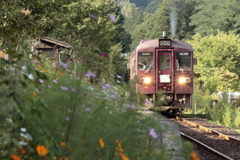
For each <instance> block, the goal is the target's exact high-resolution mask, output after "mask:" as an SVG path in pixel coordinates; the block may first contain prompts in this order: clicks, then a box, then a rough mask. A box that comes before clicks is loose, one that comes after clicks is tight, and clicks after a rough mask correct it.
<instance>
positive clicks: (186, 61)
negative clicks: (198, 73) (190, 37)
mask: <svg viewBox="0 0 240 160" xmlns="http://www.w3.org/2000/svg"><path fill="white" fill-rule="evenodd" d="M191 63H192V61H191V53H189V52H177V54H176V67H177V70H181V69H191V66H192V65H191Z"/></svg>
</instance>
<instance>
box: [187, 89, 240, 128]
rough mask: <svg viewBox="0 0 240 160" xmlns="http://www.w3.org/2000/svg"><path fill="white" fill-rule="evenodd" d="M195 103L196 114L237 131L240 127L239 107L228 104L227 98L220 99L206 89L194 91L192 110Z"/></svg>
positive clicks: (235, 104) (234, 104)
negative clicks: (204, 115)
mask: <svg viewBox="0 0 240 160" xmlns="http://www.w3.org/2000/svg"><path fill="white" fill-rule="evenodd" d="M195 101H196V110H197V112H196V113H197V114H206V115H207V118H208V119H209V120H211V121H213V122H215V123H217V124H220V125H224V126H227V127H232V128H234V129H237V128H238V127H240V107H239V106H240V105H238V104H237V103H228V99H227V98H223V99H221V98H220V97H219V96H218V95H217V94H215V93H212V92H210V91H209V90H208V89H206V90H201V89H196V90H194V94H193V104H192V106H193V109H192V110H191V112H192V113H193V112H194V105H195Z"/></svg>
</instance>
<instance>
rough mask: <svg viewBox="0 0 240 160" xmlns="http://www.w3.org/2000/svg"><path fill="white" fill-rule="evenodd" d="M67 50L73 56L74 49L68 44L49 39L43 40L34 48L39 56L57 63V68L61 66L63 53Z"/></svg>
mask: <svg viewBox="0 0 240 160" xmlns="http://www.w3.org/2000/svg"><path fill="white" fill-rule="evenodd" d="M66 49H67V50H68V51H69V53H70V54H71V53H72V49H73V47H72V46H71V45H70V44H68V43H65V42H62V41H58V40H56V39H53V38H49V37H45V38H41V39H40V42H39V43H38V45H36V46H35V47H34V50H35V51H36V53H37V54H38V55H40V56H41V55H44V56H46V57H47V58H49V60H50V61H52V62H54V63H55V66H57V64H59V60H60V59H61V53H62V52H61V51H63V50H66Z"/></svg>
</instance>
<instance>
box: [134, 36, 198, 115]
mask: <svg viewBox="0 0 240 160" xmlns="http://www.w3.org/2000/svg"><path fill="white" fill-rule="evenodd" d="M193 57H194V56H193V48H192V46H191V45H190V44H188V43H186V42H183V41H179V40H175V39H167V38H164V36H163V39H155V40H142V41H141V42H140V43H139V45H138V46H137V47H136V48H135V50H134V51H133V52H132V53H131V55H130V58H129V59H130V64H129V69H130V83H131V85H134V87H135V88H136V92H139V93H141V94H144V95H146V97H147V98H148V99H150V100H153V101H157V100H159V99H164V101H165V104H164V105H161V106H159V107H161V108H163V109H165V110H168V111H171V112H172V113H173V114H176V113H177V112H181V111H183V110H184V109H186V108H191V105H192V94H193V65H194V64H195V63H196V59H195V58H193ZM160 90H162V91H164V93H165V94H164V96H161V97H158V96H157V92H158V91H160Z"/></svg>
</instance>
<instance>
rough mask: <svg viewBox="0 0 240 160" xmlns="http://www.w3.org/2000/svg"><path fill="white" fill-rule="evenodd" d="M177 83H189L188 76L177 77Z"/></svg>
mask: <svg viewBox="0 0 240 160" xmlns="http://www.w3.org/2000/svg"><path fill="white" fill-rule="evenodd" d="M179 83H190V78H179Z"/></svg>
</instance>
